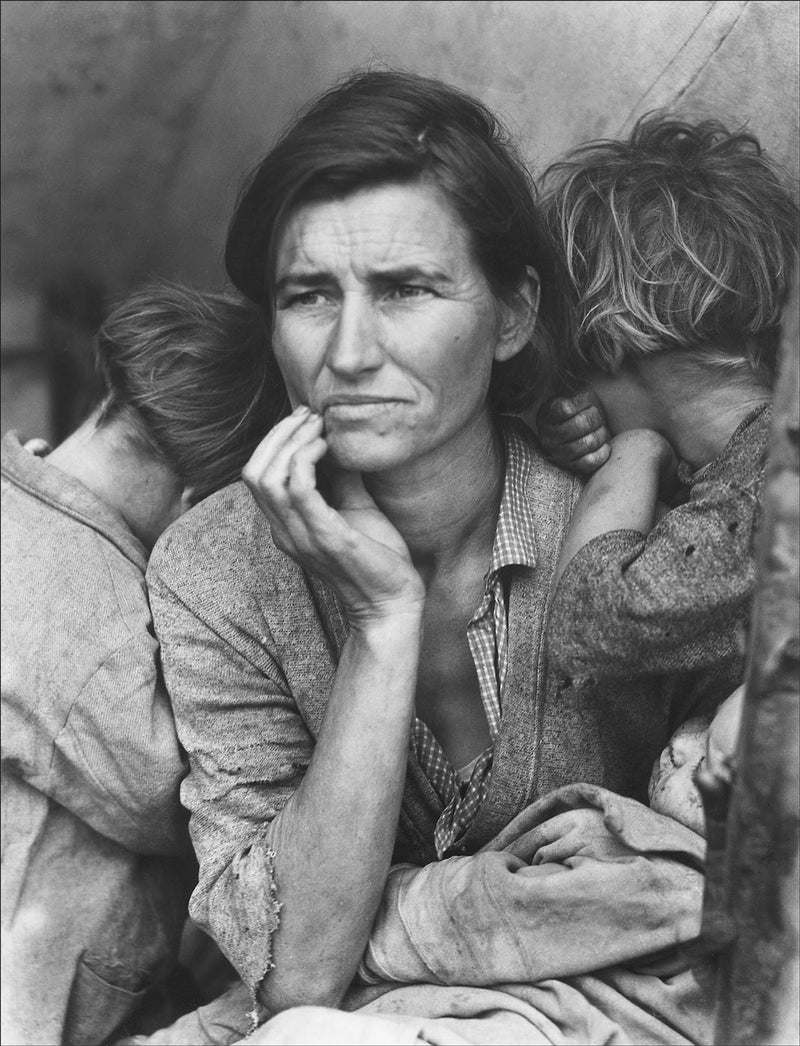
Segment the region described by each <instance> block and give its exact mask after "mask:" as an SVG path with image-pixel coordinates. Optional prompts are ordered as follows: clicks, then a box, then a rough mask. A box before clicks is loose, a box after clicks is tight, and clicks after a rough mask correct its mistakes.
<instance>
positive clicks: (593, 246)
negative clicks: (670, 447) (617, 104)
mask: <svg viewBox="0 0 800 1046" xmlns="http://www.w3.org/2000/svg"><path fill="white" fill-rule="evenodd" d="M543 188H544V201H545V211H546V216H547V219H548V223H549V225H550V228H551V231H552V232H553V234H554V236H555V239H556V242H557V243H559V244H560V246H561V250H562V252H563V254H564V256H565V260H566V263H567V267H568V270H569V274H570V276H571V281H572V291H573V310H574V323H575V333H574V339H573V344H572V345H571V346H570V347H569V348H568V349H567V350H566V351H565V357H564V379H565V381H566V382H567V383H571V384H584V383H585V382H586V381H587V380H589V379H590V378H591V377H592V375H596V374H599V373H604V374H607V375H610V374H615V373H617V372H618V371H619V369H620V367H622V366H623V365H624V364H625V363H626V362H635V361H636V360H641V359H642V358H644V357H648V356H651V355H652V354H653V353H657V352H661V351H664V350H668V349H671V350H679V351H680V353H681V354H682V356H683V357H684V358H685V359H686V360H687V362H689V361H690V360H696V361H697V362H701V363H702V364H703V365H704V366H708V367H711V368H716V369H717V370H718V371H719V372H720V373H723V374H728V375H737V374H748V373H750V374H755V376H756V378H757V379H758V382H759V384H761V385H763V386H764V387H766V388H769V387H770V386H771V384H772V381H773V379H774V372H775V363H776V357H777V346H778V336H779V325H780V317H781V310H782V307H783V303H784V300H785V298H786V296H787V293H788V289H789V286H790V280H791V276H792V271H793V268H794V262H795V255H796V250H797V235H798V233H797V225H798V210H797V206H796V203H795V200H794V198H793V194H792V192H791V191H790V190H789V188H788V185H787V180H786V179H785V178H784V176H783V174H782V172H781V171H780V170H779V169H778V168H776V167H775V166H774V165H773V164H772V163H771V161H770V160H769V159H768V158H767V157H766V156H765V155H764V153H763V152H762V149H761V146H760V144H759V142H758V140H757V139H756V138H755V137H754V136H753V135H752V134H750V133H749V132H745V131H741V130H739V131H729V130H728V129H727V128H726V127H724V126H723V125H722V124H721V123H719V122H718V121H716V120H704V121H700V122H696V123H692V122H689V121H686V120H683V119H680V118H677V117H674V116H670V115H667V114H661V113H651V114H648V115H647V116H645V117H643V118H642V119H641V120H639V122H638V123H637V124H636V126H635V127H634V129H633V131H632V133H631V135H630V137H629V138H627V139H625V140H620V141H605V140H603V141H595V142H589V143H587V144H586V145H583V146H580V147H579V148H577V149H575V150H573V151H572V152H571V153H570V154H569V155H568V156H567V157H566V159H565V160H563V161H561V162H559V163H556V164H554V165H552V166H551V167H550V168H549V169H548V170H547V171H546V172H545V174H544V177H543Z"/></svg>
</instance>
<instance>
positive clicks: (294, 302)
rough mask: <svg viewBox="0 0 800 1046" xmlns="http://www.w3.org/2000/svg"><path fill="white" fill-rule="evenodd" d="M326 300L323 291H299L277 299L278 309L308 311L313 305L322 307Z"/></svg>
mask: <svg viewBox="0 0 800 1046" xmlns="http://www.w3.org/2000/svg"><path fill="white" fill-rule="evenodd" d="M327 300H328V298H327V295H326V294H325V293H324V292H323V291H299V292H298V293H296V294H292V293H287V294H284V295H282V296H280V297H279V298H278V308H279V309H309V308H313V307H314V306H315V305H323V304H324V303H325V302H326V301H327Z"/></svg>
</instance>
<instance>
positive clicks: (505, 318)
mask: <svg viewBox="0 0 800 1046" xmlns="http://www.w3.org/2000/svg"><path fill="white" fill-rule="evenodd" d="M541 291H542V288H541V284H540V282H539V274H538V272H537V271H536V269H534V268H533V267H532V266H531V265H526V266H525V277H524V278H523V280H522V283H520V285H519V287H518V288H517V290H516V292H515V294H514V297H513V299H512V300H511V301H508V302H504V303H503V305H502V323H501V326H500V334H499V336H498V339H497V345H496V346H495V350H494V358H495V362H497V363H505V362H506V360H510V359H512V358H513V357H514V356H516V355H517V353H518V352H521V351H522V349H523V348H524V347H525V345H526V344H527V343H528V342H529V341H530V339H531V337H532V336H533V332H534V330H535V329H536V321H537V319H538V316H539V299H540V297H541Z"/></svg>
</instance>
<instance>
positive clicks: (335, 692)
mask: <svg viewBox="0 0 800 1046" xmlns="http://www.w3.org/2000/svg"><path fill="white" fill-rule="evenodd" d="M420 626H421V614H420V612H419V611H416V610H415V611H410V612H409V613H408V614H406V615H393V616H392V617H387V618H385V619H383V620H381V621H378V622H375V623H370V624H363V625H361V626H360V627H359V628H358V629H357V630H353V631H351V634H350V636H349V638H348V640H347V643H346V644H345V647H344V650H343V651H342V657H341V660H340V662H339V667H338V670H337V674H336V679H335V681H334V684H333V687H332V689H331V694H330V697H329V701H328V706H327V710H326V714H325V720H324V723H323V726H322V729H321V730H320V734H319V737H318V740H317V744H316V748H315V751H314V755H313V757H312V759H311V762H310V764H309V767H308V770H307V772H306V774H305V777H304V779H303V782H302V784H301V785H300V787H299V788H298V790H297V792H296V793H295V795H294V796H293V797H292V799H291V800H290V801H289V803H288V804H287V805H286V807H285V808H284V810H283V811H282V812H281V814H280V815H279V816H278V818H277V819H276V821H275V822H274V825H273V829H272V837H271V840H272V847H273V849H274V851H275V859H274V868H275V881H276V884H277V890H278V899H279V901H280V903H281V913H280V926H279V929H278V931H277V932H276V934H275V937H274V941H273V963H274V968H273V970H272V971H271V972H270V973H269V975H268V976H267V977H266V978H265V980H264V982H263V983H262V987H261V992H260V996H261V1001H262V1002H263V1004H264V1005H265V1006H266V1007H267V1008H268V1009H269V1010H271V1011H272V1012H277V1011H279V1010H283V1009H286V1008H287V1007H289V1006H295V1005H298V1004H322V1005H337V1004H338V1003H339V1002H340V1000H341V998H342V996H343V994H344V992H345V991H346V989H347V987H348V985H349V984H350V981H351V980H352V978H353V976H354V974H355V971H356V969H357V967H358V963H359V960H360V958H361V955H362V953H363V951H364V947H365V945H366V941H367V939H368V937H369V931H370V927H371V925H372V920H373V918H374V916H375V912H376V910H377V907H378V903H379V901H380V898H381V894H382V891H383V887H384V883H385V880H386V876H387V874H388V870H389V866H390V862H391V857H392V851H393V848H394V841H395V835H396V831H397V821H398V816H399V810H400V803H401V800H402V795H403V787H404V783H405V769H406V762H407V757H408V744H409V735H410V725H411V721H412V716H413V709H414V692H415V685H416V677H417V662H418V657H419V645H420Z"/></svg>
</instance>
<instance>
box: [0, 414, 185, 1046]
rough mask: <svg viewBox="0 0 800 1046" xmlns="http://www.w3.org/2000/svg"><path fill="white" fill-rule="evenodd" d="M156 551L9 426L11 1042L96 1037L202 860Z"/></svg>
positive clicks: (167, 944)
mask: <svg viewBox="0 0 800 1046" xmlns="http://www.w3.org/2000/svg"><path fill="white" fill-rule="evenodd" d="M146 559H147V556H146V552H145V549H144V548H143V546H142V545H141V544H140V543H139V541H138V540H137V539H136V538H135V537H134V535H133V534H132V533H131V532H130V530H129V529H128V527H127V526H126V525H125V523H124V522H123V520H122V519H121V517H120V516H119V515H118V514H117V513H116V512H114V511H112V510H111V509H110V508H108V507H107V506H106V505H104V504H103V503H102V502H100V501H99V500H98V499H97V498H95V497H94V496H93V495H92V494H91V493H90V492H89V491H88V490H87V489H86V488H85V487H84V486H83V485H82V484H81V483H79V482H77V481H76V480H74V479H72V478H71V477H69V476H67V475H65V474H64V473H62V472H60V471H58V470H56V469H55V468H53V467H52V466H50V465H48V464H47V461H46V460H41V459H38V458H35V457H34V456H33V455H31V454H29V453H28V452H27V451H25V450H24V449H23V448H22V447H21V446H20V444H19V442H18V440H17V438H16V437H15V436H14V435H13V434H9V435H7V436H6V437H5V438H4V439H3V441H2V630H0V638H1V640H2V660H1V661H0V667H1V669H2V718H3V723H2V727H3V728H2V811H3V820H2V830H3V831H2V834H3V838H2V921H3V950H2V959H3V992H2V1002H3V1041H7V1042H14V1043H31V1044H34V1043H35V1044H41V1043H61V1042H64V1043H80V1044H82V1046H87V1044H88V1046H91V1044H93V1043H99V1042H102V1041H104V1040H105V1038H106V1037H107V1036H108V1035H109V1034H110V1033H111V1032H112V1031H113V1029H114V1028H116V1027H117V1026H118V1025H119V1024H120V1022H121V1021H123V1020H124V1018H126V1017H127V1016H128V1015H129V1014H130V1013H132V1012H133V1011H134V1010H135V1009H136V1007H137V1004H138V1003H139V1001H140V1000H141V999H142V997H143V995H144V992H145V990H146V989H147V987H148V986H149V985H150V984H151V983H152V982H153V981H155V980H157V979H159V978H160V977H162V976H164V975H165V974H166V973H167V972H168V970H169V969H170V968H171V967H172V965H173V963H174V961H175V954H176V951H177V947H178V941H179V937H180V932H181V929H182V926H183V922H184V920H185V915H186V901H187V898H188V893H189V890H190V889H191V883H192V880H191V879H190V878H189V876H193V874H194V870H195V865H194V861H193V858H191V857H190V854H189V843H188V833H187V828H186V820H185V814H184V812H183V811H182V809H181V806H180V801H179V784H180V780H181V778H182V777H183V775H184V773H185V771H186V765H185V757H184V755H183V753H182V751H181V749H180V746H179V744H178V741H177V737H176V734H175V728H174V723H173V719H172V714H171V710H170V707H169V703H168V699H167V695H166V693H165V690H164V688H163V684H162V682H161V681H160V678H159V673H158V669H157V644H156V640H155V637H154V635H153V630H152V621H151V616H150V610H149V606H148V601H147V594H146V589H145V582H144V571H145V566H146Z"/></svg>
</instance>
